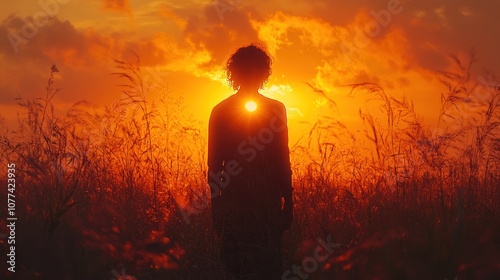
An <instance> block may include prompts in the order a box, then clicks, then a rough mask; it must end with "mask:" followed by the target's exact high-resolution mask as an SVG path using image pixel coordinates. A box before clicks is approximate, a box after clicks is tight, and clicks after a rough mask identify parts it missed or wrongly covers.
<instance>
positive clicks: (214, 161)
mask: <svg viewBox="0 0 500 280" xmlns="http://www.w3.org/2000/svg"><path fill="white" fill-rule="evenodd" d="M219 130H220V127H219V120H218V115H217V113H216V110H215V109H214V110H212V113H211V114H210V120H209V124H208V173H207V181H208V185H209V186H210V197H211V203H212V224H213V228H214V230H215V231H216V233H217V234H220V232H221V230H222V207H221V197H220V194H221V190H220V182H218V181H217V176H216V174H219V172H220V171H222V169H223V165H222V162H223V159H222V149H221V143H220V141H221V140H220V139H221V137H220V136H221V135H220V131H219Z"/></svg>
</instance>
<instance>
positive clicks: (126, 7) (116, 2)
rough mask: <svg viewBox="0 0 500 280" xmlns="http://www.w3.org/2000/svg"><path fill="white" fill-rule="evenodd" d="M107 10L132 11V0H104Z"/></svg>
mask: <svg viewBox="0 0 500 280" xmlns="http://www.w3.org/2000/svg"><path fill="white" fill-rule="evenodd" d="M102 7H103V8H104V9H105V10H111V11H118V12H126V13H130V11H131V10H130V0H102Z"/></svg>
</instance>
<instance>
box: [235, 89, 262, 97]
mask: <svg viewBox="0 0 500 280" xmlns="http://www.w3.org/2000/svg"><path fill="white" fill-rule="evenodd" d="M236 94H238V95H244V96H257V95H259V94H260V93H259V89H258V88H240V89H239V90H238V92H236Z"/></svg>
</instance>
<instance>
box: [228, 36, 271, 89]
mask: <svg viewBox="0 0 500 280" xmlns="http://www.w3.org/2000/svg"><path fill="white" fill-rule="evenodd" d="M271 64H272V58H271V56H270V55H269V54H268V53H267V52H266V51H265V50H264V48H262V47H261V46H259V45H256V44H250V45H248V46H245V47H241V48H239V49H238V50H237V51H236V52H235V53H234V54H233V55H231V57H230V58H229V59H228V60H227V63H226V74H227V80H228V82H229V84H230V86H231V87H232V88H233V89H234V90H238V89H240V87H241V85H243V84H245V85H259V88H262V86H263V85H264V84H265V82H267V79H268V78H269V76H270V75H271Z"/></svg>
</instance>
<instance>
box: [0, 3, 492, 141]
mask: <svg viewBox="0 0 500 280" xmlns="http://www.w3.org/2000/svg"><path fill="white" fill-rule="evenodd" d="M6 2H7V1H3V2H2V4H0V5H1V9H0V61H1V65H2V67H1V68H0V113H1V114H2V115H3V117H4V118H6V119H7V120H8V121H11V120H13V119H15V118H16V114H15V110H16V107H15V104H16V101H15V100H14V98H15V97H17V96H22V97H24V98H33V97H37V96H43V94H44V88H45V84H46V80H47V78H48V75H49V69H50V66H51V65H52V64H56V65H57V67H58V69H59V70H60V72H59V74H58V76H57V81H56V86H57V87H60V88H63V90H62V91H61V92H60V93H59V94H58V95H57V98H56V102H57V104H59V106H60V108H67V107H69V106H70V105H71V104H73V103H74V102H76V101H79V100H87V101H89V102H91V103H94V104H97V105H98V106H104V105H109V104H110V103H111V102H112V101H113V100H116V99H118V98H119V97H120V96H121V88H120V87H118V86H117V85H118V84H120V83H122V82H123V81H120V80H119V79H118V78H117V77H116V76H113V75H111V74H110V73H112V72H114V71H116V68H115V65H114V63H113V59H114V58H115V59H128V58H130V52H131V51H135V52H137V53H138V54H139V55H140V58H141V63H142V65H143V66H144V67H145V68H144V71H145V73H150V74H148V75H149V76H151V77H153V80H155V79H159V80H162V81H164V82H165V83H167V84H169V86H170V88H171V90H172V92H173V93H174V94H176V95H182V96H183V97H184V101H185V103H186V105H187V106H188V107H189V108H190V110H191V111H192V112H193V113H195V116H196V117H198V118H199V119H200V120H204V121H205V120H206V119H207V118H208V116H209V114H210V110H211V108H212V107H213V106H214V105H215V104H217V103H218V102H220V101H221V100H222V99H224V98H225V97H227V96H229V95H230V94H231V93H232V91H231V89H230V88H229V87H228V86H227V83H226V82H225V80H224V73H223V67H224V63H225V60H226V59H227V58H228V56H229V55H230V54H231V52H233V51H235V50H236V49H237V48H238V47H240V46H243V45H246V44H249V43H251V42H257V43H260V44H262V45H264V46H265V47H266V48H267V49H268V50H269V51H270V53H271V54H272V56H273V57H274V67H273V74H272V76H271V78H270V80H269V83H268V84H267V87H266V89H265V90H264V92H265V93H266V94H267V95H269V96H272V97H274V98H276V99H278V100H280V101H282V102H284V103H285V105H286V106H287V107H288V110H289V111H288V114H289V119H290V122H291V123H293V124H292V125H291V129H292V130H296V131H298V130H302V129H303V128H304V127H307V122H310V121H313V120H314V118H315V116H316V114H317V113H316V111H317V110H318V108H319V107H321V106H324V104H325V102H324V100H322V98H321V97H320V96H319V95H318V94H317V93H314V91H312V90H311V88H310V87H308V86H307V85H306V83H310V84H312V85H314V86H315V87H317V88H319V89H322V90H324V91H325V92H327V93H328V94H329V96H331V97H332V98H334V99H335V100H336V101H337V105H338V106H339V107H340V111H341V113H342V118H343V120H345V121H347V122H348V121H349V120H350V119H355V118H356V116H357V112H358V109H359V108H360V107H363V106H364V103H363V102H362V101H360V100H357V99H352V98H348V97H346V92H347V91H348V89H347V88H346V87H344V85H347V84H352V83H357V82H377V83H379V84H380V85H381V86H382V87H384V88H385V90H386V91H387V92H388V93H390V94H394V95H396V96H406V97H408V98H410V99H412V100H413V101H414V102H415V106H416V108H417V111H419V112H420V113H421V114H423V115H424V117H429V118H432V116H431V114H432V115H433V116H435V115H436V110H435V109H436V108H438V107H439V98H440V93H441V92H442V91H443V90H444V88H443V87H442V86H440V83H439V81H438V79H436V71H443V70H449V69H451V67H452V66H453V61H452V60H451V59H450V55H455V56H458V57H459V58H461V59H464V61H466V59H467V57H468V54H469V53H470V51H471V49H474V50H475V52H476V53H477V63H476V65H475V68H474V72H473V75H472V80H473V81H476V82H478V83H485V81H486V82H489V83H490V84H491V83H492V82H494V81H496V78H494V77H495V76H494V75H493V76H492V77H490V76H488V73H491V74H498V73H500V52H499V51H498V47H499V44H498V42H499V39H498V30H499V28H500V20H499V18H498V15H499V14H500V13H499V12H500V2H498V1H491V0H475V1H472V0H453V1H452V0H447V1H446V0H437V1H436V0H432V1H431V0H420V1H417V0H406V1H397V0H371V1H366V0H364V1H363V0H352V1H333V0H307V1H306V0H296V1H285V0H276V1H272V0H271V1H255V0H254V1H251V0H232V1H222V0H217V1H201V0H185V1H145V0H59V1H57V0H40V1H35V0H23V1H8V2H7V3H6ZM154 94H155V93H154V92H153V93H152V95H153V96H152V97H151V98H154V97H155V96H154ZM431 111H432V113H430V112H431ZM427 112H429V113H428V114H429V116H427V115H426V114H427ZM304 123H305V124H304Z"/></svg>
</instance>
